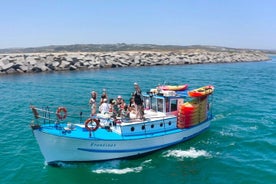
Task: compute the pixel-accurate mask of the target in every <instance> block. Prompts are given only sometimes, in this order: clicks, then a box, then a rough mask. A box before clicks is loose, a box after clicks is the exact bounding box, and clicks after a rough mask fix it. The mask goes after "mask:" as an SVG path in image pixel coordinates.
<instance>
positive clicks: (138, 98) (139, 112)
mask: <svg viewBox="0 0 276 184" xmlns="http://www.w3.org/2000/svg"><path fill="white" fill-rule="evenodd" d="M133 94H134V102H135V111H136V118H139V119H143V118H144V108H143V99H142V91H141V89H140V87H139V85H138V83H136V82H135V83H134V93H133Z"/></svg>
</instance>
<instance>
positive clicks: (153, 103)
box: [151, 98, 157, 111]
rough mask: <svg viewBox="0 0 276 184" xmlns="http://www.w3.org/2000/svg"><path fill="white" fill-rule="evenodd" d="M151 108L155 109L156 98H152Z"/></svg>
mask: <svg viewBox="0 0 276 184" xmlns="http://www.w3.org/2000/svg"><path fill="white" fill-rule="evenodd" d="M151 108H152V109H153V110H155V111H156V110H157V101H156V98H153V99H152V103H151Z"/></svg>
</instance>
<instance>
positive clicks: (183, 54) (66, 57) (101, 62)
mask: <svg viewBox="0 0 276 184" xmlns="http://www.w3.org/2000/svg"><path fill="white" fill-rule="evenodd" d="M266 60H269V57H268V56H267V55H266V54H264V53H262V52H259V51H240V52H238V51H236V52H216V51H207V50H202V49H190V50H179V51H117V52H70V53H69V52H68V53H67V52H64V53H16V54H0V74H11V73H37V72H51V71H66V70H68V71H69V70H87V69H99V68H116V67H128V66H154V65H183V64H205V63H232V62H248V61H266Z"/></svg>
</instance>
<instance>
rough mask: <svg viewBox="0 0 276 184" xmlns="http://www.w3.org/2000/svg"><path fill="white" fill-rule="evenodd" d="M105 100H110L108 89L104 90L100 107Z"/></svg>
mask: <svg viewBox="0 0 276 184" xmlns="http://www.w3.org/2000/svg"><path fill="white" fill-rule="evenodd" d="M104 99H106V100H108V97H107V92H106V89H103V92H102V96H101V101H100V105H101V104H102V103H103V101H104Z"/></svg>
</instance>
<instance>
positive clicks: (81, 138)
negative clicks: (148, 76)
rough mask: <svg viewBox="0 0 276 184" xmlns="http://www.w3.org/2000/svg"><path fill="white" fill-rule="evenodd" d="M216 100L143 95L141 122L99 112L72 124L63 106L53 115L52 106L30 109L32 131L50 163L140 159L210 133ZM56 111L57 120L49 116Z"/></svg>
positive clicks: (169, 94)
mask: <svg viewBox="0 0 276 184" xmlns="http://www.w3.org/2000/svg"><path fill="white" fill-rule="evenodd" d="M212 96H213V95H212V94H208V95H206V96H203V97H199V98H189V97H188V95H187V91H161V92H160V91H158V93H156V90H152V92H148V93H144V94H143V102H144V107H145V108H144V119H142V120H141V119H136V118H135V116H134V118H124V117H121V118H114V117H111V115H110V114H97V115H96V116H94V117H93V118H91V117H87V118H86V121H83V122H79V121H78V120H76V121H78V122H76V123H68V122H66V119H65V118H66V116H67V109H66V108H65V107H58V108H57V111H55V112H52V111H51V110H50V109H49V108H48V107H47V108H41V109H40V108H36V107H34V106H31V109H32V111H33V113H34V120H33V121H32V123H31V128H32V131H33V134H34V137H35V139H36V140H37V142H38V145H39V147H40V151H41V152H42V155H43V156H44V158H45V161H46V162H47V163H49V164H52V163H56V162H58V161H65V162H67V161H68V162H71V161H78V162H79V161H80V162H83V161H101V160H110V159H119V158H125V157H131V156H138V155H141V154H145V153H148V152H152V151H155V150H159V149H162V148H166V147H168V146H172V145H175V144H178V143H181V142H184V141H186V140H188V139H191V138H193V137H195V136H197V135H199V134H200V133H202V132H204V131H205V130H207V129H208V128H209V126H210V120H211V119H212ZM52 113H53V114H54V115H55V117H56V118H53V119H52V118H51V117H52V116H51V114H52ZM68 114H69V113H68ZM130 117H131V116H130Z"/></svg>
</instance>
